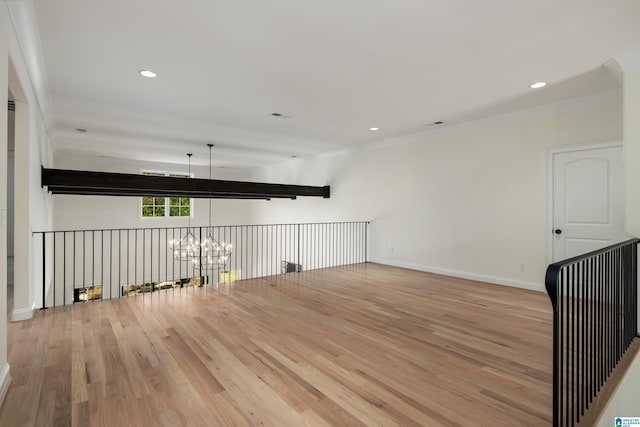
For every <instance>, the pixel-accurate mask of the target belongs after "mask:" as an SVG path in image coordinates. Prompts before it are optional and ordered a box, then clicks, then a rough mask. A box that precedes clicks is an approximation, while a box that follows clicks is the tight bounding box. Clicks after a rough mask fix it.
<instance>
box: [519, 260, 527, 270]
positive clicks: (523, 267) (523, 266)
mask: <svg viewBox="0 0 640 427" xmlns="http://www.w3.org/2000/svg"><path fill="white" fill-rule="evenodd" d="M526 270H527V264H525V263H524V262H521V263H520V271H526Z"/></svg>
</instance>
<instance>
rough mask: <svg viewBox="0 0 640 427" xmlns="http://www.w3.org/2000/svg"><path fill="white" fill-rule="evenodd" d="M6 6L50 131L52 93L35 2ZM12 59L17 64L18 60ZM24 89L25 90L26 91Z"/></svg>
mask: <svg viewBox="0 0 640 427" xmlns="http://www.w3.org/2000/svg"><path fill="white" fill-rule="evenodd" d="M6 5H7V11H8V13H9V19H10V21H11V26H12V30H13V33H14V36H15V39H16V41H17V48H18V50H19V53H20V56H21V59H22V61H23V64H24V70H25V72H26V76H25V77H26V78H27V79H28V83H29V85H30V86H31V89H32V90H33V93H34V96H35V98H36V99H35V102H36V103H37V105H38V110H39V113H40V115H41V117H42V120H43V122H44V123H45V126H46V127H47V128H49V127H50V126H49V125H50V123H49V122H48V120H47V114H48V113H49V112H50V111H51V93H50V91H49V81H48V79H47V70H46V66H45V61H44V56H43V55H42V46H41V43H40V32H39V31H38V25H37V22H36V15H35V10H34V7H33V2H31V1H10V2H6ZM13 59H14V61H15V60H17V59H18V58H13ZM14 66H16V67H17V64H15V63H14ZM23 89H25V90H26V88H23ZM24 101H26V100H24Z"/></svg>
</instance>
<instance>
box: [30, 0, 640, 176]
mask: <svg viewBox="0 0 640 427" xmlns="http://www.w3.org/2000/svg"><path fill="white" fill-rule="evenodd" d="M33 10H34V13H35V19H36V23H37V29H38V32H39V40H40V44H41V49H42V56H43V59H44V65H45V70H46V81H47V82H48V91H49V93H50V97H51V107H50V111H47V112H45V115H46V116H47V121H48V123H50V127H51V128H50V129H49V133H50V135H52V140H53V144H54V148H55V149H56V151H57V153H59V154H60V155H64V154H65V153H69V152H78V153H83V154H87V155H97V156H111V157H116V158H130V159H145V160H151V161H163V162H166V161H169V162H184V161H185V157H186V156H184V154H185V153H187V152H189V151H193V152H196V153H199V151H198V150H200V151H201V152H202V156H199V157H201V158H198V156H194V162H195V163H198V162H200V163H202V164H206V163H207V162H208V154H207V147H206V143H208V142H212V143H214V144H215V145H216V148H215V150H214V165H224V166H255V165H261V164H269V163H275V162H279V161H283V160H286V159H288V158H290V157H292V156H298V157H302V156H308V155H312V154H317V153H321V152H327V151H334V150H339V149H344V148H348V147H353V146H357V145H361V144H367V143H371V142H378V141H381V140H385V139H389V138H393V137H398V136H401V135H408V134H412V133H417V132H424V131H427V130H429V129H434V128H436V127H444V126H450V125H452V124H455V123H461V122H466V121H470V120H476V119H479V118H483V117H488V116H491V115H496V114H502V113H506V112H510V111H514V110H518V109H523V108H529V107H534V106H538V105H544V104H548V103H553V102H559V101H563V100H566V99H571V98H575V97H580V96H585V95H589V94H592V93H598V92H605V91H610V90H613V89H616V88H618V87H619V85H620V83H619V81H618V80H617V79H616V78H615V77H614V75H613V73H611V72H610V70H609V69H608V68H607V67H605V66H604V64H605V63H607V62H608V61H610V60H611V59H614V58H616V57H618V56H619V55H621V54H625V53H629V52H633V51H636V50H640V25H638V18H639V17H640V2H638V1H637V0H609V1H602V0H564V1H557V0H536V1H527V2H523V1H513V0H485V1H482V2H478V1H472V0H395V1H382V0H349V1H344V0H340V1H337V0H322V1H300V0H273V1H269V2H266V1H262V0H254V1H247V0H234V1H219V0H181V1H176V0H170V1H169V0H109V1H99V0H48V1H35V2H33ZM144 69H149V70H152V71H154V72H156V73H157V75H158V76H157V77H156V78H154V79H148V78H144V77H142V76H140V75H139V74H138V71H139V70H144ZM540 80H542V81H546V82H549V84H548V86H547V87H545V88H543V89H539V90H536V91H534V90H532V89H529V85H530V84H531V83H533V82H536V81H540ZM274 112H278V113H282V114H284V115H285V116H286V117H280V118H276V117H273V116H272V115H271V113H274ZM435 121H443V122H444V124H442V125H432V123H433V122H435ZM370 127H379V128H380V130H378V131H371V130H369V128H370ZM78 128H82V129H86V130H87V131H86V132H85V133H79V132H78V131H77V130H76V129H78Z"/></svg>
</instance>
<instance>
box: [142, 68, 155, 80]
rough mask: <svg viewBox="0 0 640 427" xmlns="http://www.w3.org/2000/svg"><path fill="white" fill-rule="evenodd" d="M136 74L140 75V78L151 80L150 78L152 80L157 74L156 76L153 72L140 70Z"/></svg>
mask: <svg viewBox="0 0 640 427" xmlns="http://www.w3.org/2000/svg"><path fill="white" fill-rule="evenodd" d="M138 72H139V73H140V75H141V76H144V77H149V78H150V79H152V78H154V77H155V76H157V74H156V73H154V72H153V71H151V70H140V71H138Z"/></svg>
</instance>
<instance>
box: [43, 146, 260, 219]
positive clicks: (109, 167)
mask: <svg viewBox="0 0 640 427" xmlns="http://www.w3.org/2000/svg"><path fill="white" fill-rule="evenodd" d="M206 156H207V159H208V154H206ZM185 159H186V156H185ZM55 167H56V168H58V169H74V170H90V171H100V172H117V173H135V174H137V173H140V172H141V171H142V170H160V171H175V172H187V170H188V166H187V165H176V164H163V163H153V162H139V161H130V160H121V159H112V158H104V157H87V156H74V155H69V154H65V155H61V156H57V157H56V158H55ZM191 172H192V173H194V176H195V177H196V178H208V177H209V167H208V166H205V167H202V166H200V167H195V166H192V167H191ZM212 175H213V178H216V179H230V180H246V179H247V177H248V172H247V171H246V170H242V169H230V168H214V171H213V174H212ZM53 199H54V203H55V215H54V228H55V229H56V230H78V229H96V228H142V227H186V226H187V224H188V219H187V218H142V217H141V215H140V210H141V207H140V206H141V205H140V203H141V202H140V198H139V197H104V196H69V195H56V196H54V197H53ZM208 203H209V202H208V200H206V199H196V200H195V201H194V213H193V218H191V225H192V226H205V225H208V221H209V204H208ZM263 203H265V202H264V201H259V200H213V201H212V211H213V215H212V217H213V219H212V223H213V224H214V225H235V224H246V223H247V221H249V217H250V214H249V211H250V209H251V207H252V206H253V205H256V204H263Z"/></svg>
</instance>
